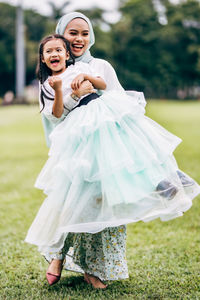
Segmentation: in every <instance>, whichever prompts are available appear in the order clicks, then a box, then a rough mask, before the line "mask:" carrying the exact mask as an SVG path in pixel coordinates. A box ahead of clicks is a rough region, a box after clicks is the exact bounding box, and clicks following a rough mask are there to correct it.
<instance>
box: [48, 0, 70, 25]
mask: <svg viewBox="0 0 200 300" xmlns="http://www.w3.org/2000/svg"><path fill="white" fill-rule="evenodd" d="M70 2H71V1H70V0H68V1H65V2H64V3H63V4H61V5H60V6H57V5H56V4H55V3H54V1H48V3H49V5H50V6H51V10H52V14H51V17H52V19H53V20H56V21H58V19H60V18H61V17H62V16H63V15H64V10H65V8H66V7H67V6H69V4H70Z"/></svg>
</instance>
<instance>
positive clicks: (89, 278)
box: [84, 273, 107, 289]
mask: <svg viewBox="0 0 200 300" xmlns="http://www.w3.org/2000/svg"><path fill="white" fill-rule="evenodd" d="M84 279H85V281H86V282H87V283H89V284H92V286H93V288H95V289H106V288H107V285H106V284H104V283H103V282H102V281H101V280H100V279H99V278H98V277H95V276H93V275H89V274H88V273H85V274H84Z"/></svg>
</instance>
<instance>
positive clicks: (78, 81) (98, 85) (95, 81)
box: [71, 73, 106, 90]
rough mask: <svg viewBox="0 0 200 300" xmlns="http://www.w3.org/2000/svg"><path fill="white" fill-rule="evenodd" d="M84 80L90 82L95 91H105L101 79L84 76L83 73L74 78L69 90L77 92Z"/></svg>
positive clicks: (104, 84) (103, 82)
mask: <svg viewBox="0 0 200 300" xmlns="http://www.w3.org/2000/svg"><path fill="white" fill-rule="evenodd" d="M84 80H88V81H90V82H91V84H92V85H93V86H94V88H95V89H98V90H105V89H106V83H105V81H104V80H103V79H102V78H101V77H99V76H98V77H94V76H91V75H88V74H84V73H81V74H79V75H78V76H76V77H75V78H74V80H73V81H72V83H71V88H72V89H73V90H77V89H78V88H79V87H80V86H81V83H82V82H83V81H84Z"/></svg>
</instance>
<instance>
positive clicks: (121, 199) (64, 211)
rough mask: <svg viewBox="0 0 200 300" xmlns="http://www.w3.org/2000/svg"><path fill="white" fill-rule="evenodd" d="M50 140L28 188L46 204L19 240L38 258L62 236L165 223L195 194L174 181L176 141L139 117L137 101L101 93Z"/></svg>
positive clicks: (192, 183)
mask: <svg viewBox="0 0 200 300" xmlns="http://www.w3.org/2000/svg"><path fill="white" fill-rule="evenodd" d="M50 139H51V148H50V151H49V158H48V160H47V162H46V164H45V166H44V167H43V169H42V171H41V173H40V174H39V176H38V178H37V180H36V184H35V186H36V187H37V188H39V189H42V190H43V191H44V193H45V194H46V195H47V197H46V199H45V201H44V203H43V204H42V206H41V208H40V210H39V212H38V214H37V216H36V218H35V220H34V222H33V224H32V225H31V227H30V229H29V232H28V234H27V237H26V241H27V242H29V243H32V244H35V245H37V246H38V248H39V251H41V252H48V251H49V249H51V251H58V250H59V249H62V247H63V245H64V241H65V239H66V237H67V234H68V233H69V232H74V233H77V232H87V233H97V232H100V231H102V230H103V229H105V228H107V227H115V226H120V225H123V224H128V223H131V222H137V221H140V220H142V221H145V222H146V221H150V220H153V219H156V218H160V219H161V220H163V221H165V220H170V219H173V218H175V217H178V216H181V215H182V213H183V212H185V211H186V210H188V209H189V208H190V207H191V205H192V199H193V198H194V197H195V196H196V195H198V194H199V193H200V187H199V185H198V184H197V183H196V182H195V181H194V180H192V179H191V178H190V177H189V176H187V175H186V174H184V173H181V174H184V176H185V177H184V178H187V179H188V181H189V182H190V184H189V185H185V186H184V185H183V182H182V181H181V178H180V176H179V175H178V172H177V171H178V166H177V163H176V161H175V159H174V157H173V151H174V150H175V148H176V147H177V145H178V144H179V143H180V142H181V139H180V138H178V137H176V136H175V135H173V134H171V133H170V132H168V131H167V130H165V129H164V128H163V127H161V126H160V125H158V124H157V123H156V122H154V121H153V120H151V119H149V118H148V117H146V116H145V115H144V108H143V107H142V106H140V105H138V101H137V96H135V97H130V96H127V95H126V94H125V93H123V92H119V91H117V92H115V91H112V92H106V93H104V94H103V95H102V96H101V97H100V98H97V99H95V100H93V101H91V102H89V103H88V104H87V105H84V106H80V107H78V108H76V109H74V110H73V111H72V112H71V113H70V114H69V115H68V116H67V117H66V119H65V120H64V121H62V122H61V123H60V124H59V125H58V126H57V127H56V128H55V129H54V130H53V132H52V134H51V136H50ZM162 182H164V183H166V182H167V183H169V184H170V185H171V186H173V188H174V190H175V193H174V195H173V196H172V197H168V193H167V189H169V186H170V185H164V186H162V184H161V187H162V188H161V189H159V188H158V187H159V186H160V183H162Z"/></svg>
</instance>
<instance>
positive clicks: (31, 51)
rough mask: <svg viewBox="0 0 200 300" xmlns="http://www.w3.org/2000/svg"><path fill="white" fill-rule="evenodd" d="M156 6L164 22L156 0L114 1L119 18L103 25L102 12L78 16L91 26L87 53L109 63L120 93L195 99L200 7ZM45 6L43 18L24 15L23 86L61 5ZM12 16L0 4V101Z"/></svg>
mask: <svg viewBox="0 0 200 300" xmlns="http://www.w3.org/2000/svg"><path fill="white" fill-rule="evenodd" d="M67 2H70V0H68V1H67ZM67 2H66V4H67ZM157 2H159V3H160V4H161V5H162V7H163V9H164V17H163V16H161V15H160V12H159V9H158V8H159V7H158V6H156V5H155V3H156V0H120V1H119V11H120V12H121V19H120V20H119V21H118V22H117V23H116V24H108V22H107V21H106V20H105V18H104V11H103V10H102V9H99V8H93V9H91V10H87V11H83V12H84V13H85V14H86V15H87V16H88V17H90V18H91V20H92V22H93V25H94V30H95V35H96V44H95V45H94V46H93V47H92V54H93V55H94V56H95V57H99V58H104V59H106V60H108V61H110V62H111V63H112V64H113V66H114V68H115V70H116V72H117V74H118V76H119V80H120V82H121V83H122V85H123V86H124V88H125V89H134V90H140V91H144V92H145V95H146V96H147V97H156V98H177V97H179V98H188V97H191V96H192V97H199V95H200V92H199V77H200V3H199V1H198V0H186V1H180V2H179V4H177V5H174V4H172V3H171V2H170V1H169V0H159V1H157ZM51 6H52V15H51V16H49V17H46V16H42V15H40V14H38V13H36V12H35V11H33V10H25V37H26V64H27V70H26V84H30V82H31V81H32V80H33V79H34V78H35V66H36V61H37V49H38V43H39V41H40V40H41V38H42V37H44V36H45V35H47V34H50V33H53V32H54V30H55V26H56V22H57V20H58V19H59V17H60V16H61V15H62V14H63V12H64V7H63V6H61V7H56V6H55V5H54V4H53V2H51ZM156 7H157V8H156ZM15 14H16V8H15V7H14V6H11V5H8V4H5V3H0V53H1V56H0V80H1V85H0V96H3V94H4V93H5V92H6V91H7V90H13V91H14V87H15ZM105 24H106V25H107V29H108V28H109V30H107V31H104V30H103V28H105V26H103V25H105ZM108 25H109V27H108Z"/></svg>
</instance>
